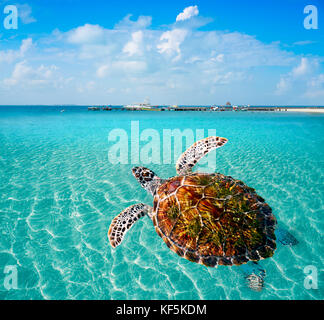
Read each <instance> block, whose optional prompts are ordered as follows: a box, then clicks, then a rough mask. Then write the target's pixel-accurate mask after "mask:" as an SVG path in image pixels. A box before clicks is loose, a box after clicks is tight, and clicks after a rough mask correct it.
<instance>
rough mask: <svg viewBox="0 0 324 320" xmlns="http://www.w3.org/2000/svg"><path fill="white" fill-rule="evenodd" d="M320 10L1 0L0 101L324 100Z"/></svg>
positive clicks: (276, 0) (295, 3)
mask: <svg viewBox="0 0 324 320" xmlns="http://www.w3.org/2000/svg"><path fill="white" fill-rule="evenodd" d="M309 4H311V5H314V6H316V8H317V11H318V29H316V30H314V29H305V28H304V25H303V21H304V18H305V17H306V14H304V7H305V6H306V5H309ZM6 5H17V7H18V13H19V22H18V29H17V30H7V29H5V28H4V27H3V24H2V21H3V19H4V18H5V16H6V15H5V14H3V9H4V8H5V6H6ZM322 16H323V17H324V2H323V1H322V0H309V1H304V0H269V1H253V0H249V1H237V0H227V1H225V0H213V1H207V0H201V1H174V0H173V1H169V0H167V1H161V2H160V1H137V0H133V1H125V0H119V1H115V0H114V1H104V0H93V1H88V2H87V1H81V0H64V1H63V0H42V1H11V0H6V1H1V0H0V22H1V24H0V104H127V103H133V102H140V101H143V100H144V99H145V98H146V97H149V98H150V100H151V103H157V104H224V103H225V102H226V101H228V100H230V101H231V102H232V103H233V104H251V105H253V104H261V105H278V104H282V105H317V104H318V105H324V67H323V66H324V43H323V41H324V38H323V37H324V32H323V28H324V27H322V21H324V20H323V19H322Z"/></svg>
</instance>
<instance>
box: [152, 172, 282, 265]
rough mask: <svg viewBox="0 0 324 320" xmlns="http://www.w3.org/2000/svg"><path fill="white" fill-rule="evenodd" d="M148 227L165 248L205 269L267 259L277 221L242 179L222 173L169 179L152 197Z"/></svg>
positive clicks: (269, 209) (273, 244)
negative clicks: (159, 237)
mask: <svg viewBox="0 0 324 320" xmlns="http://www.w3.org/2000/svg"><path fill="white" fill-rule="evenodd" d="M152 219H153V223H154V225H155V229H156V231H157V233H158V234H159V235H160V236H161V237H162V238H163V240H164V241H165V243H166V244H167V246H168V247H169V248H170V249H172V250H173V251H175V252H176V253H177V254H178V255H180V256H183V257H184V258H186V259H188V260H190V261H193V262H197V263H202V264H204V265H206V266H210V267H213V266H216V265H218V264H219V265H232V264H235V265H240V264H242V263H246V262H248V261H249V260H252V261H257V260H260V259H264V258H268V257H271V256H272V255H273V254H274V251H275V249H276V242H275V240H276V237H275V234H274V229H275V225H276V223H277V222H276V218H275V217H274V216H273V214H272V210H271V208H270V207H269V205H268V204H266V203H265V202H264V199H262V198H261V197H260V196H258V195H257V194H256V192H255V190H254V189H252V188H250V187H248V186H247V185H245V184H244V183H243V182H242V181H239V180H235V179H233V178H232V177H229V176H224V175H222V174H218V173H215V174H199V173H194V174H191V175H187V176H177V177H173V178H170V179H169V180H167V181H166V182H165V183H163V184H162V185H161V186H160V187H159V188H158V189H157V191H156V194H155V196H154V211H153V218H152Z"/></svg>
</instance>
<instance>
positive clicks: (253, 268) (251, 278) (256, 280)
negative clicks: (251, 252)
mask: <svg viewBox="0 0 324 320" xmlns="http://www.w3.org/2000/svg"><path fill="white" fill-rule="evenodd" d="M241 268H242V270H243V273H244V277H245V279H246V281H247V285H248V287H249V288H250V289H252V290H254V291H261V290H262V288H263V286H264V277H265V275H266V272H265V270H264V269H263V268H261V267H260V265H259V264H258V263H256V262H248V263H247V264H244V265H242V266H241Z"/></svg>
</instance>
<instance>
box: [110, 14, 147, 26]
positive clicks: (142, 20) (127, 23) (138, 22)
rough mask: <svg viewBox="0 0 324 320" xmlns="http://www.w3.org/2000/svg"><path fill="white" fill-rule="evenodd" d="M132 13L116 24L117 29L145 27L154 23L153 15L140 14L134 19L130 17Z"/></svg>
mask: <svg viewBox="0 0 324 320" xmlns="http://www.w3.org/2000/svg"><path fill="white" fill-rule="evenodd" d="M131 17H132V15H131V14H128V15H127V16H126V17H125V18H123V19H122V20H121V21H120V22H119V23H117V24H116V25H115V29H126V30H129V29H145V28H147V27H149V26H150V25H151V23H152V17H150V16H139V17H138V19H137V20H135V21H133V20H131V19H130V18H131Z"/></svg>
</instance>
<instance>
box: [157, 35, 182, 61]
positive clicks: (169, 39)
mask: <svg viewBox="0 0 324 320" xmlns="http://www.w3.org/2000/svg"><path fill="white" fill-rule="evenodd" d="M187 34H188V31H187V30H185V29H173V30H171V31H166V32H164V33H163V34H162V35H161V37H160V43H159V44H158V45H157V48H158V51H159V52H160V53H166V54H168V55H172V54H173V53H177V54H178V57H180V55H181V50H180V45H181V43H182V42H183V41H184V39H185V38H186V36H187Z"/></svg>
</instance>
